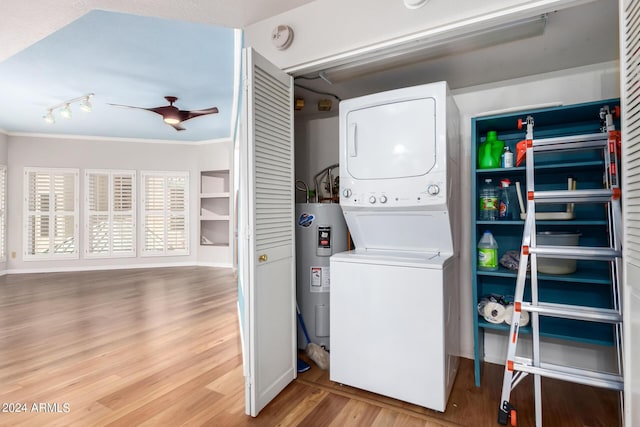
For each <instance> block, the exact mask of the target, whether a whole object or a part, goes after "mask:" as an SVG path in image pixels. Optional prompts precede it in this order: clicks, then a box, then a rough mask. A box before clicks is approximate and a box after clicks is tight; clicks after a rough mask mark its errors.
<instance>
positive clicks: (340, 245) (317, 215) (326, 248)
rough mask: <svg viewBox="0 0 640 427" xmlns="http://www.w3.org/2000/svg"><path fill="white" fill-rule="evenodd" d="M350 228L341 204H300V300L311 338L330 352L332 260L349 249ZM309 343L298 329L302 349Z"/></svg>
mask: <svg viewBox="0 0 640 427" xmlns="http://www.w3.org/2000/svg"><path fill="white" fill-rule="evenodd" d="M347 239H348V236H347V225H346V223H345V220H344V216H343V215H342V209H341V208H340V205H339V204H337V203H336V204H332V203H298V204H296V283H297V300H298V306H299V307H300V312H301V313H302V318H303V319H304V323H305V326H306V327H307V332H308V333H309V339H310V340H311V342H313V343H316V344H318V345H321V346H323V347H325V348H326V349H329V292H330V283H329V257H330V256H331V255H333V254H335V253H338V252H344V251H346V250H347ZM306 346H307V342H306V340H305V338H304V335H303V334H302V331H301V329H300V327H298V348H299V349H301V350H302V349H304V348H306Z"/></svg>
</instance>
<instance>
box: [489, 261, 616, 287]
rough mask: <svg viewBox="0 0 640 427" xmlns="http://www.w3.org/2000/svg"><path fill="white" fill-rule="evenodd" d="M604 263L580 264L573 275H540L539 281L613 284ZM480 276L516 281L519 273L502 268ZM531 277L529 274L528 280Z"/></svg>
mask: <svg viewBox="0 0 640 427" xmlns="http://www.w3.org/2000/svg"><path fill="white" fill-rule="evenodd" d="M606 267H608V266H607V265H606V263H604V262H599V263H595V262H583V263H579V264H578V268H577V269H576V272H575V273H571V274H544V273H538V280H549V281H556V282H575V283H593V284H604V285H609V284H611V279H610V278H609V270H608V268H606ZM477 275H478V276H495V277H512V278H513V279H514V280H515V279H516V278H517V277H518V272H517V271H515V270H509V269H506V268H503V267H500V268H499V269H498V270H497V271H483V270H478V271H477ZM530 278H531V275H530V274H527V279H530Z"/></svg>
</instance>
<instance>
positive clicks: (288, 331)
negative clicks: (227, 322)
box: [240, 49, 296, 416]
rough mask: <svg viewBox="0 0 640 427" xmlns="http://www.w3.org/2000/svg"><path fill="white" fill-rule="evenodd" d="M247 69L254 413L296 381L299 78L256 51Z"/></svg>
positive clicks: (247, 55) (249, 392) (247, 56)
mask: <svg viewBox="0 0 640 427" xmlns="http://www.w3.org/2000/svg"><path fill="white" fill-rule="evenodd" d="M243 64H244V66H245V69H244V70H243V71H244V74H243V75H244V76H245V78H246V85H245V98H244V101H245V103H244V111H243V123H244V124H245V126H246V136H247V138H246V139H245V141H243V145H242V151H243V152H242V154H241V155H242V156H246V157H245V159H244V160H245V161H244V164H245V165H246V170H243V171H241V172H240V173H241V176H242V177H243V178H246V182H245V183H244V184H245V185H244V186H243V187H242V189H243V191H246V193H247V194H246V196H247V197H245V198H244V200H245V203H244V205H245V206H243V209H246V214H245V212H243V213H241V217H242V218H246V223H245V224H244V226H245V227H246V230H247V233H246V234H247V236H248V239H247V241H246V242H243V243H245V244H246V248H247V252H246V255H247V256H246V258H244V259H245V260H247V261H246V262H247V263H248V265H247V266H246V267H247V269H246V270H245V271H246V272H247V277H246V278H245V279H244V280H248V286H247V287H246V291H245V292H246V293H245V296H244V297H245V304H244V307H245V310H248V313H245V314H246V316H245V319H246V320H245V321H247V324H248V336H246V337H245V338H246V340H245V346H244V350H245V351H246V354H245V361H246V363H247V365H248V366H245V374H247V376H248V378H247V381H246V387H247V389H246V412H247V413H248V414H250V415H252V416H256V415H258V412H260V410H262V408H264V407H265V406H266V405H267V404H268V403H269V402H270V401H271V400H272V399H273V398H274V397H275V396H276V395H277V394H278V393H280V391H281V390H282V389H284V388H285V387H286V386H287V384H289V383H290V382H291V381H292V380H293V379H294V378H295V376H296V320H295V311H294V310H295V259H294V251H295V247H294V242H295V238H294V221H293V217H294V194H293V192H294V162H293V109H292V105H293V81H292V78H291V77H290V76H288V75H287V74H285V73H283V72H282V71H280V70H279V69H277V68H276V67H275V66H274V65H272V64H270V63H269V62H268V61H266V60H265V59H264V58H262V57H260V56H259V55H257V54H256V53H255V52H254V51H253V50H251V49H245V50H244V51H243ZM247 302H248V304H247Z"/></svg>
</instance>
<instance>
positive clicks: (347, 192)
mask: <svg viewBox="0 0 640 427" xmlns="http://www.w3.org/2000/svg"><path fill="white" fill-rule="evenodd" d="M342 195H343V196H344V197H346V198H347V199H348V198H349V197H351V190H349V189H348V188H345V189H344V190H343V191H342Z"/></svg>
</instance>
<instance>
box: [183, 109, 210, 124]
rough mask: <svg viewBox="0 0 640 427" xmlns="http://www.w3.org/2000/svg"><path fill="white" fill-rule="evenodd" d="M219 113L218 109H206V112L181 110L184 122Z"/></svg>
mask: <svg viewBox="0 0 640 427" xmlns="http://www.w3.org/2000/svg"><path fill="white" fill-rule="evenodd" d="M216 113H218V107H211V108H205V109H204V110H180V116H181V117H182V121H183V122H184V121H185V120H189V119H193V118H194V117H199V116H206V115H208V114H216Z"/></svg>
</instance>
